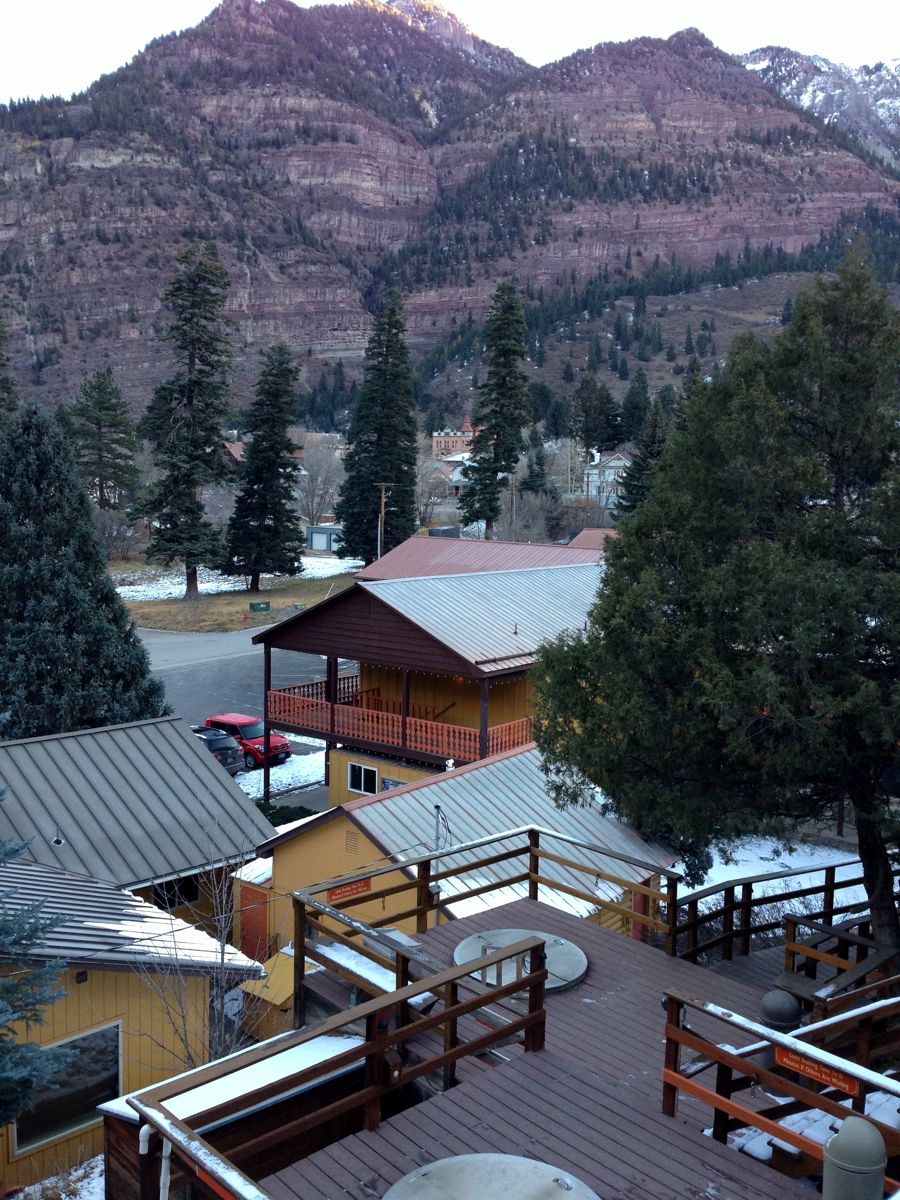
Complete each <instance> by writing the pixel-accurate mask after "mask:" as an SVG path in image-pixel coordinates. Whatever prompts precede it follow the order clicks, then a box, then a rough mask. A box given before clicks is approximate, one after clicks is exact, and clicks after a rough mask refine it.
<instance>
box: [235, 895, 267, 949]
mask: <svg viewBox="0 0 900 1200" xmlns="http://www.w3.org/2000/svg"><path fill="white" fill-rule="evenodd" d="M268 946H269V896H268V893H267V892H261V891H259V889H258V888H251V887H247V886H246V884H245V885H244V886H243V887H242V888H241V951H242V952H243V953H244V954H246V955H247V957H248V958H255V959H256V961H257V962H265V959H266V951H267V949H268Z"/></svg>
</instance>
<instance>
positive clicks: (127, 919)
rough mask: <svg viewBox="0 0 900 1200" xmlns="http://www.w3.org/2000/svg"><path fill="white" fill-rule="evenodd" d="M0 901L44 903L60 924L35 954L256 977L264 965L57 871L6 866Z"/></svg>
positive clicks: (0, 870) (109, 888)
mask: <svg viewBox="0 0 900 1200" xmlns="http://www.w3.org/2000/svg"><path fill="white" fill-rule="evenodd" d="M0 898H2V903H3V907H4V908H5V909H7V910H12V911H18V910H20V909H23V908H28V907H29V906H30V905H35V904H40V905H41V917H42V918H45V919H50V920H53V921H54V922H55V924H54V927H53V928H52V929H50V930H48V931H47V932H46V933H44V935H43V936H42V938H41V940H40V942H39V943H38V944H37V945H36V946H35V948H34V953H33V957H34V958H36V959H43V960H49V961H52V960H54V959H60V960H64V961H65V962H66V963H67V964H71V965H72V966H73V967H75V966H76V965H77V964H81V965H87V964H88V963H94V964H102V965H108V966H119V967H121V966H134V965H137V964H139V965H141V966H142V967H144V968H146V969H148V970H152V969H153V968H154V966H156V967H159V968H166V967H169V966H172V965H173V964H174V965H177V967H178V969H179V970H186V971H188V972H190V971H202V970H204V969H209V968H217V969H221V967H222V966H223V965H224V967H225V968H226V970H229V971H232V970H233V971H234V972H235V973H236V974H238V975H240V976H242V977H245V978H246V977H249V976H254V977H255V976H258V975H259V973H260V967H259V964H258V963H256V962H254V961H253V959H251V958H247V956H246V955H245V954H241V952H240V951H239V950H235V948H234V947H233V946H225V948H224V963H223V962H222V961H221V957H220V956H221V955H222V953H223V950H222V947H221V946H220V944H219V943H218V942H217V941H216V940H215V938H212V937H210V936H209V934H208V933H204V932H203V930H202V929H198V928H197V927H196V926H194V925H189V924H188V923H187V922H186V921H181V920H179V919H178V918H177V917H173V916H171V915H170V914H169V913H167V912H163V910H162V909H160V908H157V907H156V906H155V905H153V904H148V903H147V902H146V900H140V899H138V897H137V896H132V895H131V894H130V893H129V892H123V891H121V890H120V889H119V888H117V887H116V886H115V884H112V883H105V882H103V881H102V880H99V879H90V878H88V877H87V876H85V875H76V874H73V873H72V872H69V871H60V869H59V868H58V867H46V866H43V865H41V864H40V863H32V862H25V861H23V860H22V859H17V860H14V861H12V862H8V863H4V864H3V865H0Z"/></svg>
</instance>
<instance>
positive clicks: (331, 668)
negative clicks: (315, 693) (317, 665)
mask: <svg viewBox="0 0 900 1200" xmlns="http://www.w3.org/2000/svg"><path fill="white" fill-rule="evenodd" d="M337 677H338V660H337V659H336V658H335V657H334V655H333V654H329V655H328V657H327V658H326V659H325V695H326V696H327V697H328V703H329V704H330V705H331V708H330V710H329V722H328V725H329V729H330V730H331V732H332V733H334V710H335V706H336V705H337V699H338V697H337Z"/></svg>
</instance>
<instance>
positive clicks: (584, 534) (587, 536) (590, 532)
mask: <svg viewBox="0 0 900 1200" xmlns="http://www.w3.org/2000/svg"><path fill="white" fill-rule="evenodd" d="M618 536H619V531H618V530H617V529H582V531H581V533H576V534H575V536H574V537H573V538H572V540H571V542H569V549H570V550H571V549H572V547H573V546H574V547H575V548H576V549H587V548H593V549H595V550H605V549H606V543H607V541H608V540H609V539H610V538H616V537H618Z"/></svg>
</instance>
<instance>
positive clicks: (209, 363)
mask: <svg viewBox="0 0 900 1200" xmlns="http://www.w3.org/2000/svg"><path fill="white" fill-rule="evenodd" d="M178 262H179V265H180V267H181V270H180V272H179V274H178V275H177V276H176V277H175V279H174V280H173V281H172V283H170V284H169V286H168V288H167V289H166V291H165V292H164V293H163V303H164V304H165V305H166V307H167V308H168V309H169V310H170V311H171V313H172V323H171V325H170V326H169V330H168V332H167V333H166V334H165V338H166V340H167V341H168V342H170V343H171V345H172V347H173V354H174V358H175V374H174V375H171V376H170V377H169V378H168V379H167V380H165V382H164V383H161V384H160V386H159V387H158V388H157V389H156V391H155V392H154V394H153V399H152V400H151V401H150V404H149V406H148V408H147V411H146V413H145V414H144V419H143V421H142V422H141V429H140V432H141V434H142V435H143V436H144V437H146V438H147V439H148V441H149V442H150V443H151V444H152V446H153V450H154V454H155V458H156V461H157V463H158V464H159V466H160V467H161V468H162V470H163V475H162V477H161V478H160V479H159V480H158V481H157V482H156V483H154V484H153V485H152V486H151V487H150V489H149V491H148V494H147V497H146V499H145V501H144V502H143V503H142V505H141V512H142V513H143V514H144V515H146V516H149V517H151V518H152V519H153V521H154V527H153V534H152V537H151V540H150V546H149V548H148V550H147V558H148V559H149V560H150V561H151V562H161V563H166V564H168V563H173V562H177V561H180V562H183V563H184V567H185V593H184V595H185V599H186V600H196V599H197V597H198V596H199V594H200V593H199V589H198V587H197V568H198V567H199V566H201V565H204V564H205V565H206V566H218V565H219V564H220V563H221V561H222V539H221V537H220V536H219V533H218V530H217V529H216V528H215V526H214V525H213V524H212V523H211V522H210V521H208V520H207V519H206V515H205V512H204V508H203V499H202V494H201V491H202V488H203V486H204V485H205V484H208V483H212V482H214V481H215V480H217V479H220V478H221V477H222V475H223V473H224V469H225V465H224V460H223V455H222V423H223V421H224V420H225V417H226V415H227V396H228V373H229V370H230V368H231V359H232V351H231V345H230V343H229V340H228V321H227V318H226V317H225V313H224V309H225V301H226V299H227V297H228V275H227V273H226V271H225V268H224V267H223V266H222V264H221V262H220V261H219V253H218V250H217V249H216V247H215V245H214V244H213V243H211V242H208V243H206V244H205V245H193V246H190V247H189V248H188V249H187V250H185V252H184V253H183V254H182V255H180V256H179V259H178Z"/></svg>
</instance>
